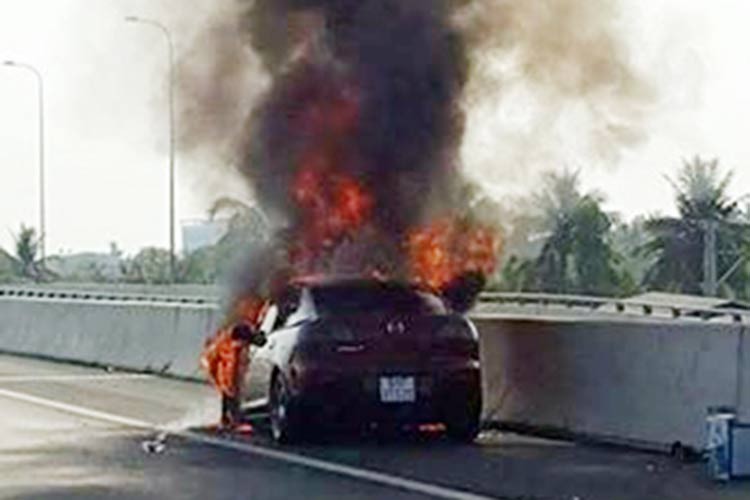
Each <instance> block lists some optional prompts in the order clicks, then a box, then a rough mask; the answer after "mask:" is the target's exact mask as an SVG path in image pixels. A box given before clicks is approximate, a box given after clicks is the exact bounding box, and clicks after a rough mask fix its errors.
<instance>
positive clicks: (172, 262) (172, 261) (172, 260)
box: [125, 16, 177, 283]
mask: <svg viewBox="0 0 750 500" xmlns="http://www.w3.org/2000/svg"><path fill="white" fill-rule="evenodd" d="M125 21H127V22H130V23H140V24H145V25H148V26H151V27H154V28H156V29H158V30H159V32H161V33H162V34H163V35H164V39H165V40H166V41H167V48H168V51H169V52H168V57H169V85H168V86H169V276H170V280H171V281H172V283H174V282H175V281H176V276H177V271H176V268H177V265H176V251H175V106H174V83H175V82H174V73H175V71H174V43H173V41H172V34H171V33H170V31H169V29H167V27H166V26H164V25H163V24H162V23H160V22H159V21H155V20H153V19H144V18H141V17H137V16H127V17H126V18H125Z"/></svg>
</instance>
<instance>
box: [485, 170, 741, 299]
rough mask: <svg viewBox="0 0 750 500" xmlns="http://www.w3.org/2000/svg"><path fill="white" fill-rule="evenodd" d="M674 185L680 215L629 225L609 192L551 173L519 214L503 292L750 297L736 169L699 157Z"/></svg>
mask: <svg viewBox="0 0 750 500" xmlns="http://www.w3.org/2000/svg"><path fill="white" fill-rule="evenodd" d="M667 180H668V182H669V183H670V184H671V186H672V188H673V190H674V196H675V204H676V209H677V216H675V217H664V216H658V215H652V216H640V217H637V218H636V219H635V220H634V221H631V222H628V223H626V222H623V221H622V220H621V218H620V217H619V216H618V215H617V214H613V213H608V212H607V211H605V210H604V208H603V203H604V201H605V200H604V197H603V196H602V195H601V194H598V193H593V192H589V193H586V192H583V191H582V189H581V186H580V178H579V174H578V172H575V171H569V170H567V171H564V172H562V173H549V174H547V175H546V176H545V178H544V180H543V182H542V184H541V187H540V190H539V192H538V193H536V194H535V195H533V196H532V197H531V199H530V200H529V201H530V203H528V204H527V205H528V207H529V208H528V210H527V211H525V212H524V213H520V214H515V215H514V216H513V217H512V219H513V221H512V222H511V224H510V229H509V231H508V240H507V241H508V248H507V252H506V255H507V257H506V258H505V262H504V265H503V266H502V270H501V272H500V275H499V276H498V278H497V280H496V281H495V283H494V284H495V286H496V288H498V289H501V290H506V291H518V292H547V293H563V294H586V295H602V296H627V295H632V294H635V293H639V292H642V291H652V290H657V291H665V292H672V293H685V294H695V295H721V296H725V297H731V298H737V299H748V298H750V283H749V282H748V277H749V276H750V260H749V259H748V258H749V257H750V210H748V206H745V207H743V206H741V204H740V201H741V199H732V198H731V196H730V194H729V187H730V184H731V181H732V172H723V171H722V169H721V167H720V165H719V162H718V160H710V161H706V160H704V159H702V158H700V157H695V158H693V159H691V160H685V161H684V162H683V165H682V167H681V168H680V170H679V171H678V173H677V175H676V176H675V177H674V178H671V179H667ZM636 197H637V195H635V196H634V199H636ZM711 271H712V272H711Z"/></svg>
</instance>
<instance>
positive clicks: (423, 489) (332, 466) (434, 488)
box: [177, 431, 493, 500]
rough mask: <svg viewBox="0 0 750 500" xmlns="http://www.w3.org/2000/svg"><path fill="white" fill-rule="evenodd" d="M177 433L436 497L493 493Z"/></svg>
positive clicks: (474, 498) (455, 499)
mask: <svg viewBox="0 0 750 500" xmlns="http://www.w3.org/2000/svg"><path fill="white" fill-rule="evenodd" d="M177 434H178V435H180V436H183V437H186V438H189V439H192V440H193V441H198V442H200V443H204V444H208V445H213V446H216V447H219V448H226V449H229V450H234V451H240V452H245V453H249V454H252V455H258V456H261V457H264V458H270V459H273V460H279V461H281V462H286V463H289V464H292V465H299V466H302V467H307V468H310V469H316V470H320V471H325V472H330V473H333V474H338V475H340V476H346V477H350V478H354V479H361V480H364V481H369V482H371V483H377V484H381V485H386V486H391V487H394V488H398V489H401V490H406V491H410V492H413V493H423V494H425V495H430V496H432V497H435V498H445V499H449V500H493V497H488V496H483V495H478V494H476V493H470V492H468V491H461V490H456V489H453V488H447V487H444V486H438V485H436V484H430V483H425V482H422V481H415V480H413V479H407V478H405V477H401V476H395V475H391V474H386V473H383V472H376V471H373V470H369V469H362V468H359V467H352V466H350V465H343V464H337V463H334V462H328V461H325V460H320V459H318V458H311V457H306V456H304V455H298V454H296V453H290V452H286V451H280V450H274V449H270V448H264V447H262V446H256V445H252V444H248V443H240V442H237V441H231V440H226V439H218V438H215V437H211V436H206V435H204V434H199V433H197V432H193V431H180V432H178V433H177Z"/></svg>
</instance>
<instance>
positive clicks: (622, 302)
mask: <svg viewBox="0 0 750 500" xmlns="http://www.w3.org/2000/svg"><path fill="white" fill-rule="evenodd" d="M2 298H26V299H37V300H77V301H98V302H125V303H128V302H131V303H141V304H143V303H149V304H172V305H179V304H185V305H201V306H209V307H210V306H214V307H218V305H219V297H218V296H205V295H169V294H166V293H161V294H159V293H154V294H143V293H133V292H118V291H97V290H93V289H89V290H86V289H57V288H54V287H51V288H43V287H38V286H0V299H2ZM493 305H496V306H500V307H502V306H512V307H513V308H514V311H516V310H519V309H523V308H527V307H530V306H531V307H537V308H543V309H549V310H550V311H552V312H553V311H554V310H560V309H561V308H563V309H566V310H569V311H571V312H581V313H584V312H585V313H604V314H618V315H623V316H625V315H628V316H633V315H637V316H641V317H654V316H658V317H660V318H664V317H667V318H673V319H680V318H690V319H700V320H704V321H709V320H712V319H716V318H724V319H730V320H731V321H733V322H735V323H750V310H745V309H736V308H715V307H714V308H712V307H701V306H689V305H673V304H665V303H660V302H649V301H642V300H633V299H627V298H604V297H589V296H583V295H557V294H546V293H506V292H486V293H483V294H482V295H481V296H480V298H479V302H478V306H477V308H478V309H480V310H481V309H486V308H488V307H492V306H493ZM536 312H538V311H536ZM488 313H489V314H492V311H488Z"/></svg>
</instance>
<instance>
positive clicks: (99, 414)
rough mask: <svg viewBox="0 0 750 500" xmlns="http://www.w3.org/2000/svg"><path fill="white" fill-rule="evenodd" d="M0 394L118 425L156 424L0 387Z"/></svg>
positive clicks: (148, 427)
mask: <svg viewBox="0 0 750 500" xmlns="http://www.w3.org/2000/svg"><path fill="white" fill-rule="evenodd" d="M0 396H5V397H6V398H10V399H15V400H18V401H24V402H26V403H32V404H35V405H39V406H46V407H47V408H52V409H55V410H60V411H62V412H65V413H72V414H73V415H78V416H80V417H86V418H93V419H96V420H103V421H105V422H111V423H115V424H119V425H125V426H127V427H137V428H139V429H148V430H153V429H155V428H156V426H155V425H154V424H152V423H149V422H144V421H143V420H137V419H134V418H128V417H121V416H119V415H114V414H112V413H106V412H103V411H98V410H90V409H88V408H83V407H81V406H77V405H69V404H67V403H60V402H59V401H53V400H51V399H46V398H40V397H37V396H32V395H30V394H24V393H22V392H16V391H9V390H7V389H0Z"/></svg>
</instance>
